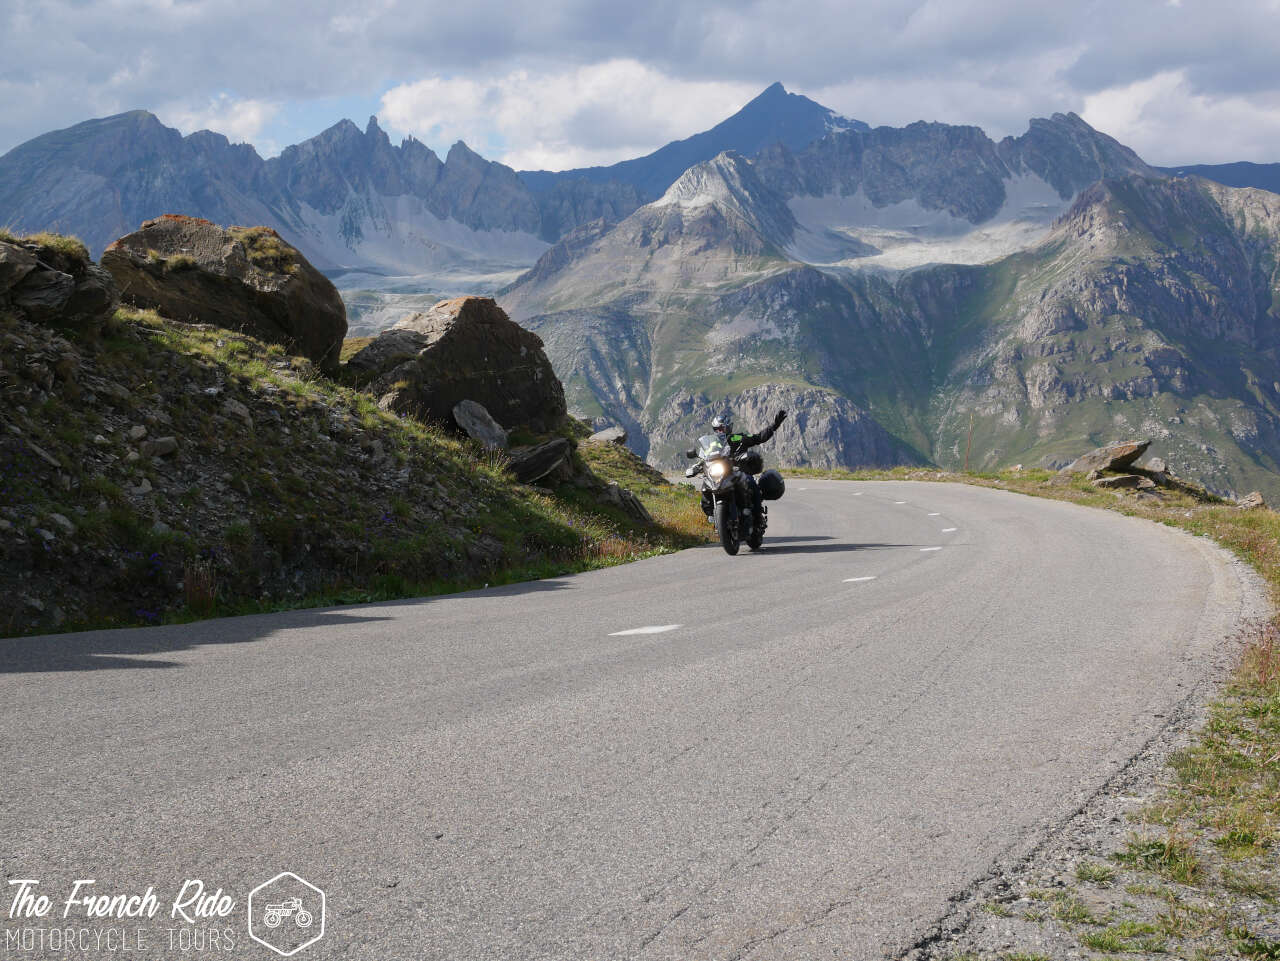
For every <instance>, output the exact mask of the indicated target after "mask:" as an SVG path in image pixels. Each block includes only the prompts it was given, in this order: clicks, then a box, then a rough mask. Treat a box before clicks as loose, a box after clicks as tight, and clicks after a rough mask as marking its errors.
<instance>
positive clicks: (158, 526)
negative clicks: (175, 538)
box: [151, 521, 173, 534]
mask: <svg viewBox="0 0 1280 961" xmlns="http://www.w3.org/2000/svg"><path fill="white" fill-rule="evenodd" d="M151 533H152V534H172V533H173V528H172V527H170V526H169V525H168V524H166V523H165V522H164V521H156V522H155V523H154V524H152V525H151Z"/></svg>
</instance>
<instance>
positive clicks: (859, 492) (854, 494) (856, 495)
mask: <svg viewBox="0 0 1280 961" xmlns="http://www.w3.org/2000/svg"><path fill="white" fill-rule="evenodd" d="M853 496H854V497H861V496H862V491H854V492H853Z"/></svg>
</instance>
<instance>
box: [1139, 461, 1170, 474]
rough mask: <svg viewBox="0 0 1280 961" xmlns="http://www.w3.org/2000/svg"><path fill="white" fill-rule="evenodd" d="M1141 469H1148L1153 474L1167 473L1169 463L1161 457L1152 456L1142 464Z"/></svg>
mask: <svg viewBox="0 0 1280 961" xmlns="http://www.w3.org/2000/svg"><path fill="white" fill-rule="evenodd" d="M1142 469H1143V470H1149V471H1151V473H1153V474H1167V473H1169V465H1168V464H1166V463H1165V462H1164V458H1162V457H1153V458H1151V460H1149V461H1147V462H1146V463H1145V464H1143V465H1142Z"/></svg>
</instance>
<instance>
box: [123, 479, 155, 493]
mask: <svg viewBox="0 0 1280 961" xmlns="http://www.w3.org/2000/svg"><path fill="white" fill-rule="evenodd" d="M151 491H152V487H151V481H150V480H148V479H147V478H145V477H144V478H142V480H140V481H138V483H137V484H135V485H134V486H132V487H130V488H129V492H130V493H131V494H150V493H151Z"/></svg>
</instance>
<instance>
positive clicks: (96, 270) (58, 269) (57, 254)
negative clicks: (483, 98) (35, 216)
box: [0, 237, 120, 335]
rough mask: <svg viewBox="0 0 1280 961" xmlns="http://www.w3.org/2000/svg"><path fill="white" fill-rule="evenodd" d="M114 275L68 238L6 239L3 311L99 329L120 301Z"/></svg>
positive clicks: (0, 264) (74, 329)
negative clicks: (113, 278) (112, 276)
mask: <svg viewBox="0 0 1280 961" xmlns="http://www.w3.org/2000/svg"><path fill="white" fill-rule="evenodd" d="M119 299H120V298H119V294H118V293H117V290H116V285H115V281H114V280H112V278H111V275H110V274H109V273H107V271H105V270H103V269H102V268H101V267H100V266H99V265H98V264H95V263H93V262H92V261H91V260H90V259H89V253H88V251H87V250H85V248H84V247H83V245H81V244H80V243H79V242H77V241H74V240H69V239H66V238H49V239H48V240H44V239H41V238H38V237H37V238H30V239H27V240H18V239H17V238H14V239H13V240H4V239H0V313H4V312H5V311H13V312H16V313H17V314H18V315H19V316H21V317H24V318H25V319H27V320H30V321H32V322H33V323H38V324H43V325H45V326H48V327H54V328H56V329H59V330H63V331H66V332H68V333H88V334H91V335H92V334H96V333H97V332H98V331H99V330H100V329H101V327H102V325H103V323H104V322H105V321H106V320H107V318H109V317H110V316H111V314H112V313H113V312H114V311H115V309H116V304H117V303H118V302H119Z"/></svg>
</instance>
